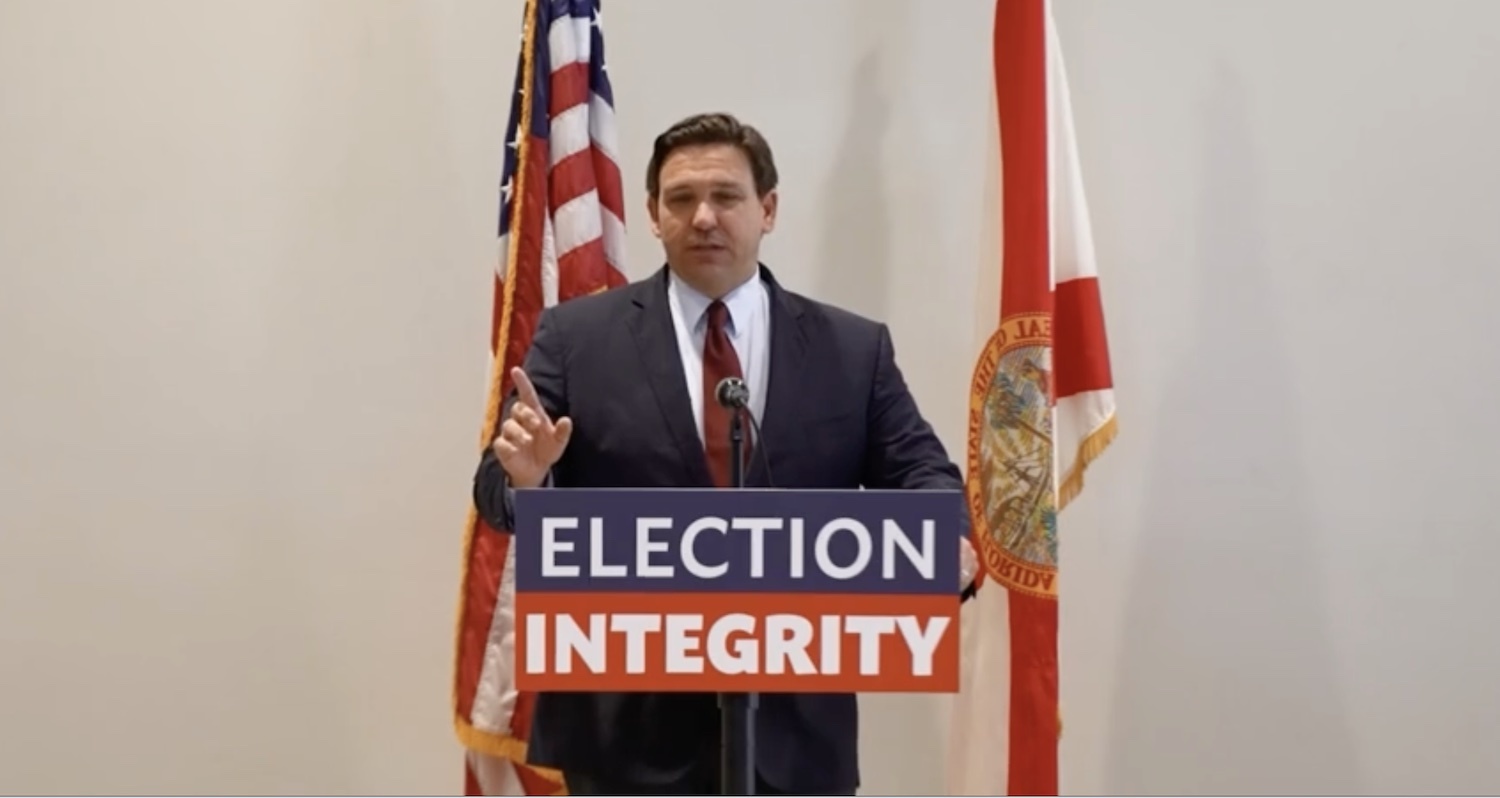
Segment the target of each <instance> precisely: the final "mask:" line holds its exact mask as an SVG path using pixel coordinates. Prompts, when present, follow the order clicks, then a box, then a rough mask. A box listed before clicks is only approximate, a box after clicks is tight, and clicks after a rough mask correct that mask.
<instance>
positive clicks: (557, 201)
mask: <svg viewBox="0 0 1500 798" xmlns="http://www.w3.org/2000/svg"><path fill="white" fill-rule="evenodd" d="M556 5H557V4H555V3H551V2H539V0H528V2H527V5H526V12H525V19H526V25H527V26H528V32H527V34H523V48H527V47H529V48H530V49H529V50H526V51H523V58H522V64H521V68H522V69H523V70H524V71H526V73H527V74H526V75H523V77H522V79H521V81H520V84H519V85H520V86H523V87H529V86H531V85H533V81H532V80H529V78H531V77H532V74H531V70H546V73H545V74H546V81H547V86H546V94H547V100H548V103H547V107H546V108H537V107H534V104H533V103H531V102H530V99H529V98H526V97H525V96H524V95H526V94H528V93H530V92H529V91H528V90H527V89H525V88H522V89H519V90H518V91H517V93H516V95H515V96H514V97H513V98H512V102H513V103H516V104H517V108H520V109H522V110H521V111H519V112H518V113H517V116H516V120H517V123H516V124H515V126H514V130H512V131H511V140H510V141H508V142H506V146H508V147H511V148H513V149H514V150H515V153H514V157H515V168H514V173H512V172H511V170H510V169H509V168H508V169H507V174H506V179H505V183H504V185H503V186H502V189H501V191H502V207H506V204H507V203H508V204H509V207H510V208H511V213H510V215H509V217H508V218H509V224H508V225H507V226H506V227H505V228H504V229H502V232H501V236H500V259H499V266H498V268H497V270H496V274H495V309H494V326H493V329H492V334H491V354H492V368H493V372H492V374H491V376H490V382H491V389H490V397H489V405H488V409H487V413H486V420H485V428H484V432H483V435H482V443H483V444H484V445H488V443H489V441H490V440H491V439H492V438H493V436H494V434H495V431H496V429H497V428H498V422H499V419H498V418H497V411H498V407H499V405H500V403H501V400H502V398H503V396H504V395H505V394H506V393H508V392H509V391H510V389H511V384H510V379H509V370H510V369H511V368H512V367H513V366H516V365H520V364H521V363H522V362H523V360H524V358H525V355H526V351H527V349H528V348H529V346H530V344H531V338H532V335H533V334H534V332H535V329H536V322H537V319H538V317H539V316H540V315H541V312H542V310H543V309H544V308H547V307H551V306H553V305H556V304H558V303H559V302H565V301H567V300H569V299H572V298H574V297H578V296H583V295H586V294H591V293H595V292H598V291H602V290H605V289H607V288H610V287H614V286H618V285H622V284H624V283H625V282H626V277H625V221H624V220H625V207H624V194H623V188H622V185H621V176H620V167H619V144H618V137H617V133H616V126H615V116H614V107H613V104H612V102H611V100H610V98H609V97H608V96H601V92H600V89H601V88H602V89H603V90H604V91H605V92H608V91H609V89H608V84H607V77H606V78H604V79H603V82H602V83H601V81H600V80H599V79H592V76H593V75H594V74H595V71H596V70H597V71H600V72H601V73H602V70H603V60H602V59H603V54H602V53H601V52H596V51H595V46H596V40H595V38H594V37H595V35H596V29H597V28H598V26H599V24H600V16H599V13H598V2H597V0H594V2H590V0H573V2H572V3H571V4H570V6H571V9H568V10H569V11H570V13H563V14H559V15H558V16H556V17H550V16H549V15H550V14H551V13H552V12H553V11H554V10H555V9H556ZM533 26H535V27H536V29H537V31H538V32H539V33H543V34H544V35H545V41H546V48H545V51H546V55H547V56H548V57H547V58H546V59H545V61H544V59H542V58H540V57H535V56H530V57H528V55H527V53H531V54H536V55H539V54H540V53H541V52H542V48H536V47H534V44H535V43H536V42H535V40H534V39H533V38H530V37H529V35H528V34H529V33H530V28H531V27H533ZM598 41H602V38H601V39H599V40H598ZM531 114H546V115H547V118H548V122H549V124H548V125H547V132H546V135H544V136H543V135H537V134H535V133H534V132H533V131H534V130H536V129H538V126H535V125H533V124H532V117H531V116H530V115H531ZM517 192H519V193H517ZM515 623H516V617H515V583H514V553H513V551H512V550H511V547H510V537H509V535H508V534H507V533H502V532H498V531H496V530H493V529H491V528H489V526H488V525H487V524H486V523H485V522H484V520H483V519H481V518H479V517H478V516H477V514H476V513H474V512H473V511H472V509H471V515H470V523H469V527H468V531H467V537H466V541H465V562H464V578H463V596H462V604H461V606H460V614H459V630H458V635H459V639H458V646H457V648H458V651H457V662H456V667H455V671H456V673H455V686H454V692H455V695H454V703H455V725H456V727H457V731H458V735H459V738H460V740H461V741H462V742H463V743H464V745H465V747H466V748H467V749H468V761H467V763H466V764H467V768H466V770H467V774H466V775H467V778H466V784H465V788H466V794H470V795H476V794H482V795H552V794H558V792H559V791H560V790H561V789H562V784H561V783H560V779H559V775H558V774H555V773H551V772H549V771H543V770H539V769H536V768H531V767H528V766H526V765H524V760H525V750H526V740H527V736H528V734H529V727H530V715H531V709H530V708H531V702H532V699H533V697H532V696H531V695H529V694H524V693H521V692H519V691H518V690H516V687H515V678H514V662H515Z"/></svg>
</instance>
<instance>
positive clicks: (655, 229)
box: [646, 194, 661, 238]
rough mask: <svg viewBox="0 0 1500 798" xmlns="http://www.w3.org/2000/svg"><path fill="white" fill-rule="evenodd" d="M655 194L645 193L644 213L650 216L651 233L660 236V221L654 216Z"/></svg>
mask: <svg viewBox="0 0 1500 798" xmlns="http://www.w3.org/2000/svg"><path fill="white" fill-rule="evenodd" d="M656 210H657V208H656V195H654V194H647V195H646V215H647V216H649V217H651V235H654V236H656V237H657V238H661V221H660V220H659V219H657V218H656Z"/></svg>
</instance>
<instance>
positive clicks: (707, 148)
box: [646, 144, 776, 298]
mask: <svg viewBox="0 0 1500 798" xmlns="http://www.w3.org/2000/svg"><path fill="white" fill-rule="evenodd" d="M660 185H661V190H660V193H659V194H658V195H657V196H655V197H648V198H647V200H646V209H647V211H648V212H649V213H650V214H651V232H652V233H654V234H655V235H656V237H657V238H659V239H661V242H662V246H663V248H664V249H666V252H667V263H668V265H670V266H671V268H672V271H673V272H675V273H676V274H677V276H678V277H680V278H681V279H682V280H683V281H684V282H686V283H687V284H688V285H691V286H692V287H694V288H696V289H698V290H699V291H701V292H703V293H704V294H706V295H708V296H710V297H713V298H718V297H721V296H723V295H724V294H726V293H728V292H729V291H730V290H731V289H733V288H734V287H735V286H737V285H739V284H740V283H742V282H744V281H745V280H747V279H749V278H750V277H751V276H752V275H754V274H755V270H756V268H757V264H758V262H759V258H760V239H761V236H763V235H765V234H766V233H769V232H771V228H772V227H774V226H775V223H776V192H775V191H772V192H770V193H768V194H767V195H766V196H764V197H760V196H757V195H756V192H755V178H754V177H753V175H752V174H751V171H750V159H749V158H748V157H747V156H746V155H745V153H744V151H743V150H741V149H740V148H739V147H736V146H734V145H733V144H696V145H690V146H687V147H680V148H678V149H676V150H674V151H673V152H672V154H671V155H669V156H667V159H666V161H665V162H663V163H662V166H661V175H660Z"/></svg>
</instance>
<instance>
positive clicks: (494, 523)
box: [474, 308, 568, 532]
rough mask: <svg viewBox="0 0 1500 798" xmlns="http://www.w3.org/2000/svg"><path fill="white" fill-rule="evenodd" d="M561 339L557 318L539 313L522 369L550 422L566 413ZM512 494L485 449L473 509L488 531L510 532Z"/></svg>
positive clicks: (506, 407)
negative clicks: (486, 525) (483, 521)
mask: <svg viewBox="0 0 1500 798" xmlns="http://www.w3.org/2000/svg"><path fill="white" fill-rule="evenodd" d="M566 360H567V358H566V350H565V347H564V345H563V336H562V335H561V334H560V333H559V331H558V329H557V319H556V316H555V314H554V312H553V309H552V308H548V309H547V310H544V311H543V312H542V315H541V317H540V318H539V319H538V320H537V325H536V332H535V334H533V335H532V338H531V348H530V349H528V350H527V352H526V360H525V362H524V363H522V365H521V368H522V369H523V370H524V371H525V372H526V376H527V377H529V378H530V379H531V384H532V385H534V386H535V387H536V395H537V398H538V399H540V400H541V402H542V407H543V408H544V409H545V410H546V411H547V414H548V415H549V416H551V417H552V418H553V419H557V418H561V417H562V416H565V415H567V413H568V404H567V395H568V393H567V377H566V374H567V362H566ZM517 399H518V395H517V393H516V391H515V389H511V391H510V393H509V394H508V395H507V396H506V397H505V401H504V402H503V404H502V405H501V408H500V419H501V422H502V423H503V421H504V420H505V419H507V418H509V417H510V409H511V407H512V406H514V405H515V403H516V401H517ZM499 435H500V424H496V425H495V436H496V437H498V436H499ZM551 484H552V476H551V475H550V474H549V475H548V476H547V480H546V482H544V483H543V487H550V486H551ZM513 495H514V494H513V491H512V489H511V485H510V480H509V479H508V478H507V477H506V474H505V469H504V468H502V467H501V466H500V460H499V458H497V457H496V456H495V451H494V448H493V447H492V446H486V447H485V449H484V454H483V455H481V456H480V458H479V468H478V469H477V470H476V471H475V473H474V506H475V508H476V509H478V511H479V515H480V517H482V518H483V519H484V520H485V522H486V523H488V524H489V525H490V528H492V529H496V530H500V531H503V532H509V531H511V528H512V527H513V525H514V524H515V510H514V505H513V504H512V501H511V500H512V498H513Z"/></svg>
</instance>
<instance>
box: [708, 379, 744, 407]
mask: <svg viewBox="0 0 1500 798" xmlns="http://www.w3.org/2000/svg"><path fill="white" fill-rule="evenodd" d="M714 398H715V399H717V400H718V401H719V404H720V405H723V406H724V407H727V408H729V409H730V410H744V409H745V407H746V406H748V405H749V404H750V389H749V388H746V387H745V381H744V380H742V379H740V378H739V377H725V378H724V379H722V380H719V384H718V386H716V387H715V388H714Z"/></svg>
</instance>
